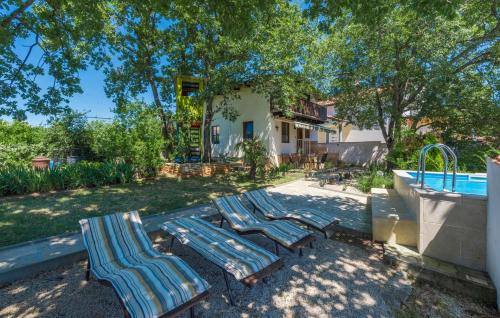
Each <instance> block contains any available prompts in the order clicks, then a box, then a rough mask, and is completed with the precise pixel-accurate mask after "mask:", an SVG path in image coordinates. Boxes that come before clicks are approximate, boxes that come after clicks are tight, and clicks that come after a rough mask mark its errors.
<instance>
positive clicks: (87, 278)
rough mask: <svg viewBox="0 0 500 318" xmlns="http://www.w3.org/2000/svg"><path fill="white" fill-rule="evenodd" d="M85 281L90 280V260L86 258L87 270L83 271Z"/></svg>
mask: <svg viewBox="0 0 500 318" xmlns="http://www.w3.org/2000/svg"><path fill="white" fill-rule="evenodd" d="M85 280H86V281H89V280H90V259H89V258H87V270H86V271H85Z"/></svg>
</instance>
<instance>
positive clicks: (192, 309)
mask: <svg viewBox="0 0 500 318" xmlns="http://www.w3.org/2000/svg"><path fill="white" fill-rule="evenodd" d="M189 317H191V318H194V307H191V308H189Z"/></svg>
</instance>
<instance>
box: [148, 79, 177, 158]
mask: <svg viewBox="0 0 500 318" xmlns="http://www.w3.org/2000/svg"><path fill="white" fill-rule="evenodd" d="M147 78H148V82H149V86H150V87H151V91H152V92H153V99H154V103H155V107H156V110H157V112H158V116H159V117H160V120H161V122H162V135H163V139H164V142H165V144H164V151H165V153H164V156H165V157H168V155H169V154H170V150H171V147H170V145H169V143H170V141H171V138H170V129H169V128H170V127H169V120H168V118H167V115H166V114H165V111H164V110H163V107H162V105H161V100H160V94H159V93H158V87H156V83H155V81H154V78H153V76H152V74H151V72H148V73H147Z"/></svg>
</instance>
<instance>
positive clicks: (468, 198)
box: [394, 170, 487, 271]
mask: <svg viewBox="0 0 500 318" xmlns="http://www.w3.org/2000/svg"><path fill="white" fill-rule="evenodd" d="M414 182H415V179H414V178H412V177H411V176H410V175H408V174H406V172H405V171H402V170H395V171H394V189H395V190H396V191H397V192H398V194H399V195H400V196H401V197H402V198H403V200H404V201H405V203H406V206H407V207H408V208H409V209H410V210H411V211H412V213H414V214H415V216H416V220H417V233H418V239H417V248H418V251H419V253H420V254H423V255H427V256H431V257H434V258H437V259H440V260H443V261H447V262H451V263H454V264H458V265H462V266H466V267H469V268H473V269H476V270H481V271H484V270H485V269H486V203H487V199H486V197H484V196H474V195H463V194H460V193H447V192H439V191H434V190H432V189H420V187H419V186H417V185H416V184H414Z"/></svg>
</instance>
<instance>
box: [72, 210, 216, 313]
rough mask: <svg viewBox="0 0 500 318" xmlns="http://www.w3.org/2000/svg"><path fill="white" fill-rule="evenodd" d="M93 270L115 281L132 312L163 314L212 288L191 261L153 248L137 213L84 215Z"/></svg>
mask: <svg viewBox="0 0 500 318" xmlns="http://www.w3.org/2000/svg"><path fill="white" fill-rule="evenodd" d="M80 225H81V228H82V233H83V241H84V244H85V246H86V248H87V251H88V254H89V261H90V265H91V271H92V273H93V274H94V275H95V276H96V277H97V278H98V279H101V280H106V281H108V282H110V283H111V284H112V285H113V287H114V288H115V290H116V292H117V294H118V296H119V297H120V298H121V300H122V302H123V304H124V305H125V307H126V309H127V311H128V312H129V314H130V316H131V317H158V316H161V315H163V314H165V313H168V312H170V311H172V310H174V309H176V308H177V307H179V306H181V305H183V304H184V303H186V302H188V301H190V300H191V299H193V298H194V297H196V296H197V295H200V294H202V293H203V292H205V291H207V290H208V288H209V285H208V283H207V282H206V281H205V280H204V279H203V278H201V277H200V276H199V275H198V274H197V273H196V272H195V271H194V270H193V269H192V268H191V267H190V266H189V265H187V264H186V263H185V262H184V261H182V260H181V259H180V258H178V257H176V256H166V255H163V254H161V253H159V252H158V251H156V250H155V249H154V248H153V245H152V243H151V241H150V239H149V237H148V236H147V234H146V232H145V231H144V227H143V225H142V222H141V219H140V217H139V215H138V213H137V212H130V213H117V214H113V215H106V216H104V217H95V218H90V219H84V220H80Z"/></svg>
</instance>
